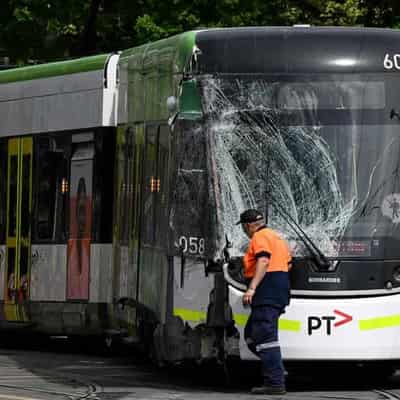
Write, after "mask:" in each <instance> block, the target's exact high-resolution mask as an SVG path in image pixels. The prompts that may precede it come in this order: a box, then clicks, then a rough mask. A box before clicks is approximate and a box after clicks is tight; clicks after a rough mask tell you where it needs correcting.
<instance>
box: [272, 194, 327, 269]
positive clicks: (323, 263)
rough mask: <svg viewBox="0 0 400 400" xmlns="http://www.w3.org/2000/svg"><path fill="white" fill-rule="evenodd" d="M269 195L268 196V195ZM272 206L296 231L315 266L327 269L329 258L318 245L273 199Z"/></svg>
mask: <svg viewBox="0 0 400 400" xmlns="http://www.w3.org/2000/svg"><path fill="white" fill-rule="evenodd" d="M269 197H270V196H269ZM273 205H274V207H275V208H276V209H277V210H278V212H279V213H280V214H281V216H282V217H283V218H284V220H285V221H286V222H287V224H288V225H289V226H290V227H291V228H292V229H293V230H294V231H295V232H296V234H297V236H298V237H299V238H300V239H301V241H302V242H303V243H304V245H305V246H306V248H307V250H308V251H309V252H310V253H311V255H312V259H313V260H314V261H315V263H316V264H317V266H318V267H319V268H320V269H321V270H325V271H326V270H328V269H329V267H330V266H331V264H330V262H329V260H328V259H327V258H326V257H325V255H324V253H322V251H321V250H320V249H319V248H318V246H317V245H316V244H315V243H314V242H313V241H312V240H311V238H310V237H309V236H308V235H307V234H306V233H305V232H304V231H303V229H302V228H301V226H300V225H299V224H298V223H297V222H296V221H295V219H294V218H293V217H292V216H291V215H290V214H289V213H288V212H287V211H286V210H285V209H284V208H283V207H282V206H281V205H279V204H278V203H277V202H274V201H273Z"/></svg>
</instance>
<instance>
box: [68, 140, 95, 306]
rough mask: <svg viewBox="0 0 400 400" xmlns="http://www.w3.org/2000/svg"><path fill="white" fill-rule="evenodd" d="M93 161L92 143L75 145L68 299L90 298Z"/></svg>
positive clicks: (70, 207)
mask: <svg viewBox="0 0 400 400" xmlns="http://www.w3.org/2000/svg"><path fill="white" fill-rule="evenodd" d="M90 137H91V136H90ZM77 138H79V135H77ZM74 139H75V140H77V139H76V138H74ZM74 139H73V140H74ZM93 161H94V144H93V143H92V142H84V143H77V144H74V152H73V155H72V159H71V185H70V200H69V214H70V215H69V217H70V221H69V239H68V283H67V299H68V300H88V299H89V283H90V282H89V275H90V243H91V234H92V192H93Z"/></svg>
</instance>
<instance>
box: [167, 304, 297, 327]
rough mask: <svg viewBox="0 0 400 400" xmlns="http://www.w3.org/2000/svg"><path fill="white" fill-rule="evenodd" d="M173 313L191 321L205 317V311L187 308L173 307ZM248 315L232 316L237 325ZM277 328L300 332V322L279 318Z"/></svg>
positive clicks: (242, 324) (202, 319)
mask: <svg viewBox="0 0 400 400" xmlns="http://www.w3.org/2000/svg"><path fill="white" fill-rule="evenodd" d="M174 315H175V316H177V317H181V318H182V319H183V320H185V321H192V322H201V321H205V320H206V319H207V314H206V312H204V311H195V310H189V309H187V308H174ZM248 317H249V316H248V315H246V314H234V317H233V318H234V320H235V322H236V324H237V325H239V326H245V325H246V322H247V319H248ZM279 329H280V330H281V331H291V332H300V331H301V322H300V321H296V320H290V319H280V320H279Z"/></svg>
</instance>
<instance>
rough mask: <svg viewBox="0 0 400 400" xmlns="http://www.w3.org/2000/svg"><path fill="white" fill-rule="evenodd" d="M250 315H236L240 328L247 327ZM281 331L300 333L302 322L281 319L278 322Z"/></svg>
mask: <svg viewBox="0 0 400 400" xmlns="http://www.w3.org/2000/svg"><path fill="white" fill-rule="evenodd" d="M248 317H249V316H248V315H246V314H235V315H234V316H233V318H234V320H235V322H236V324H237V325H239V326H245V325H246V322H247V319H248ZM278 327H279V330H281V331H291V332H300V331H301V321H296V320H293V319H282V318H281V319H279V322H278Z"/></svg>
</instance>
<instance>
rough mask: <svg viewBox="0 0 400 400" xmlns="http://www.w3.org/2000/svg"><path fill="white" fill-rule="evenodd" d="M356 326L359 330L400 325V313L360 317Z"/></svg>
mask: <svg viewBox="0 0 400 400" xmlns="http://www.w3.org/2000/svg"><path fill="white" fill-rule="evenodd" d="M358 326H359V328H360V330H361V331H369V330H372V329H383V328H393V327H395V326H400V314H395V315H390V316H388V317H377V318H369V319H361V320H360V321H358Z"/></svg>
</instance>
